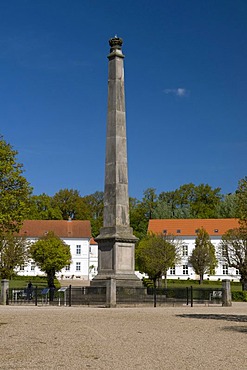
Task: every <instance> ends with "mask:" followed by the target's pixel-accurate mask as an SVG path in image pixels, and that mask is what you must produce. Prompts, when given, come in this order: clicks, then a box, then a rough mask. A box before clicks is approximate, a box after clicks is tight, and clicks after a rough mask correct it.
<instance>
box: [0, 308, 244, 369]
mask: <svg viewBox="0 0 247 370" xmlns="http://www.w3.org/2000/svg"><path fill="white" fill-rule="evenodd" d="M0 339H1V340H0V369H6V370H7V369H8V370H9V369H15V370H16V369H17V370H19V369H22V370H24V369H90V368H91V369H95V370H98V369H99V370H101V369H109V370H111V369H114V370H125V369H130V370H132V369H133V370H134V369H135V370H136V369H142V370H146V369H151V370H153V369H179V370H180V369H186V370H187V369H211V370H212V369H217V370H221V369H224V370H226V369H234V370H235V369H238V370H240V369H247V303H234V304H233V306H232V307H220V306H218V307H205V306H201V307H157V308H153V307H152V308H151V307H149V308H144V307H142V308H141V307H140V308H137V307H135V308H116V309H103V308H85V307H49V306H40V307H25V306H20V307H13V306H0Z"/></svg>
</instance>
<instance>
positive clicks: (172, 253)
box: [136, 234, 179, 283]
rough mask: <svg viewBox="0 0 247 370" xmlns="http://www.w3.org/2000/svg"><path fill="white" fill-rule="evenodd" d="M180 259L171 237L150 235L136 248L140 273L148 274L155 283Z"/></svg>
mask: <svg viewBox="0 0 247 370" xmlns="http://www.w3.org/2000/svg"><path fill="white" fill-rule="evenodd" d="M178 259H179V253H178V248H177V245H176V243H175V241H174V240H173V239H172V238H171V237H169V236H166V237H165V236H163V235H157V234H148V235H147V236H146V237H145V238H144V239H142V240H141V241H140V242H139V244H138V246H137V248H136V263H137V266H138V269H139V271H141V272H145V273H146V274H148V276H149V277H150V279H153V281H154V283H155V282H156V280H157V279H159V278H160V277H161V276H162V275H165V276H166V273H167V270H168V269H169V268H170V267H172V266H174V265H175V264H176V263H177V262H178Z"/></svg>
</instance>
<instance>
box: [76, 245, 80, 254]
mask: <svg viewBox="0 0 247 370" xmlns="http://www.w3.org/2000/svg"><path fill="white" fill-rule="evenodd" d="M76 254H81V245H77V246H76Z"/></svg>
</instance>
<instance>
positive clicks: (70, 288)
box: [69, 285, 72, 307]
mask: <svg viewBox="0 0 247 370" xmlns="http://www.w3.org/2000/svg"><path fill="white" fill-rule="evenodd" d="M71 298H72V287H71V285H70V286H69V307H71Z"/></svg>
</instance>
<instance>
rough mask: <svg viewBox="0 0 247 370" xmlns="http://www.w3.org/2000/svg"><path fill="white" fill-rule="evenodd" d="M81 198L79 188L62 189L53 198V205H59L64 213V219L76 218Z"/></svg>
mask: <svg viewBox="0 0 247 370" xmlns="http://www.w3.org/2000/svg"><path fill="white" fill-rule="evenodd" d="M79 199H80V194H79V191H78V190H73V189H61V190H59V191H58V192H57V193H56V194H55V195H54V197H53V199H52V205H53V207H58V208H59V209H60V212H61V213H62V219H63V220H68V219H69V218H70V219H76V211H77V202H78V201H79Z"/></svg>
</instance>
